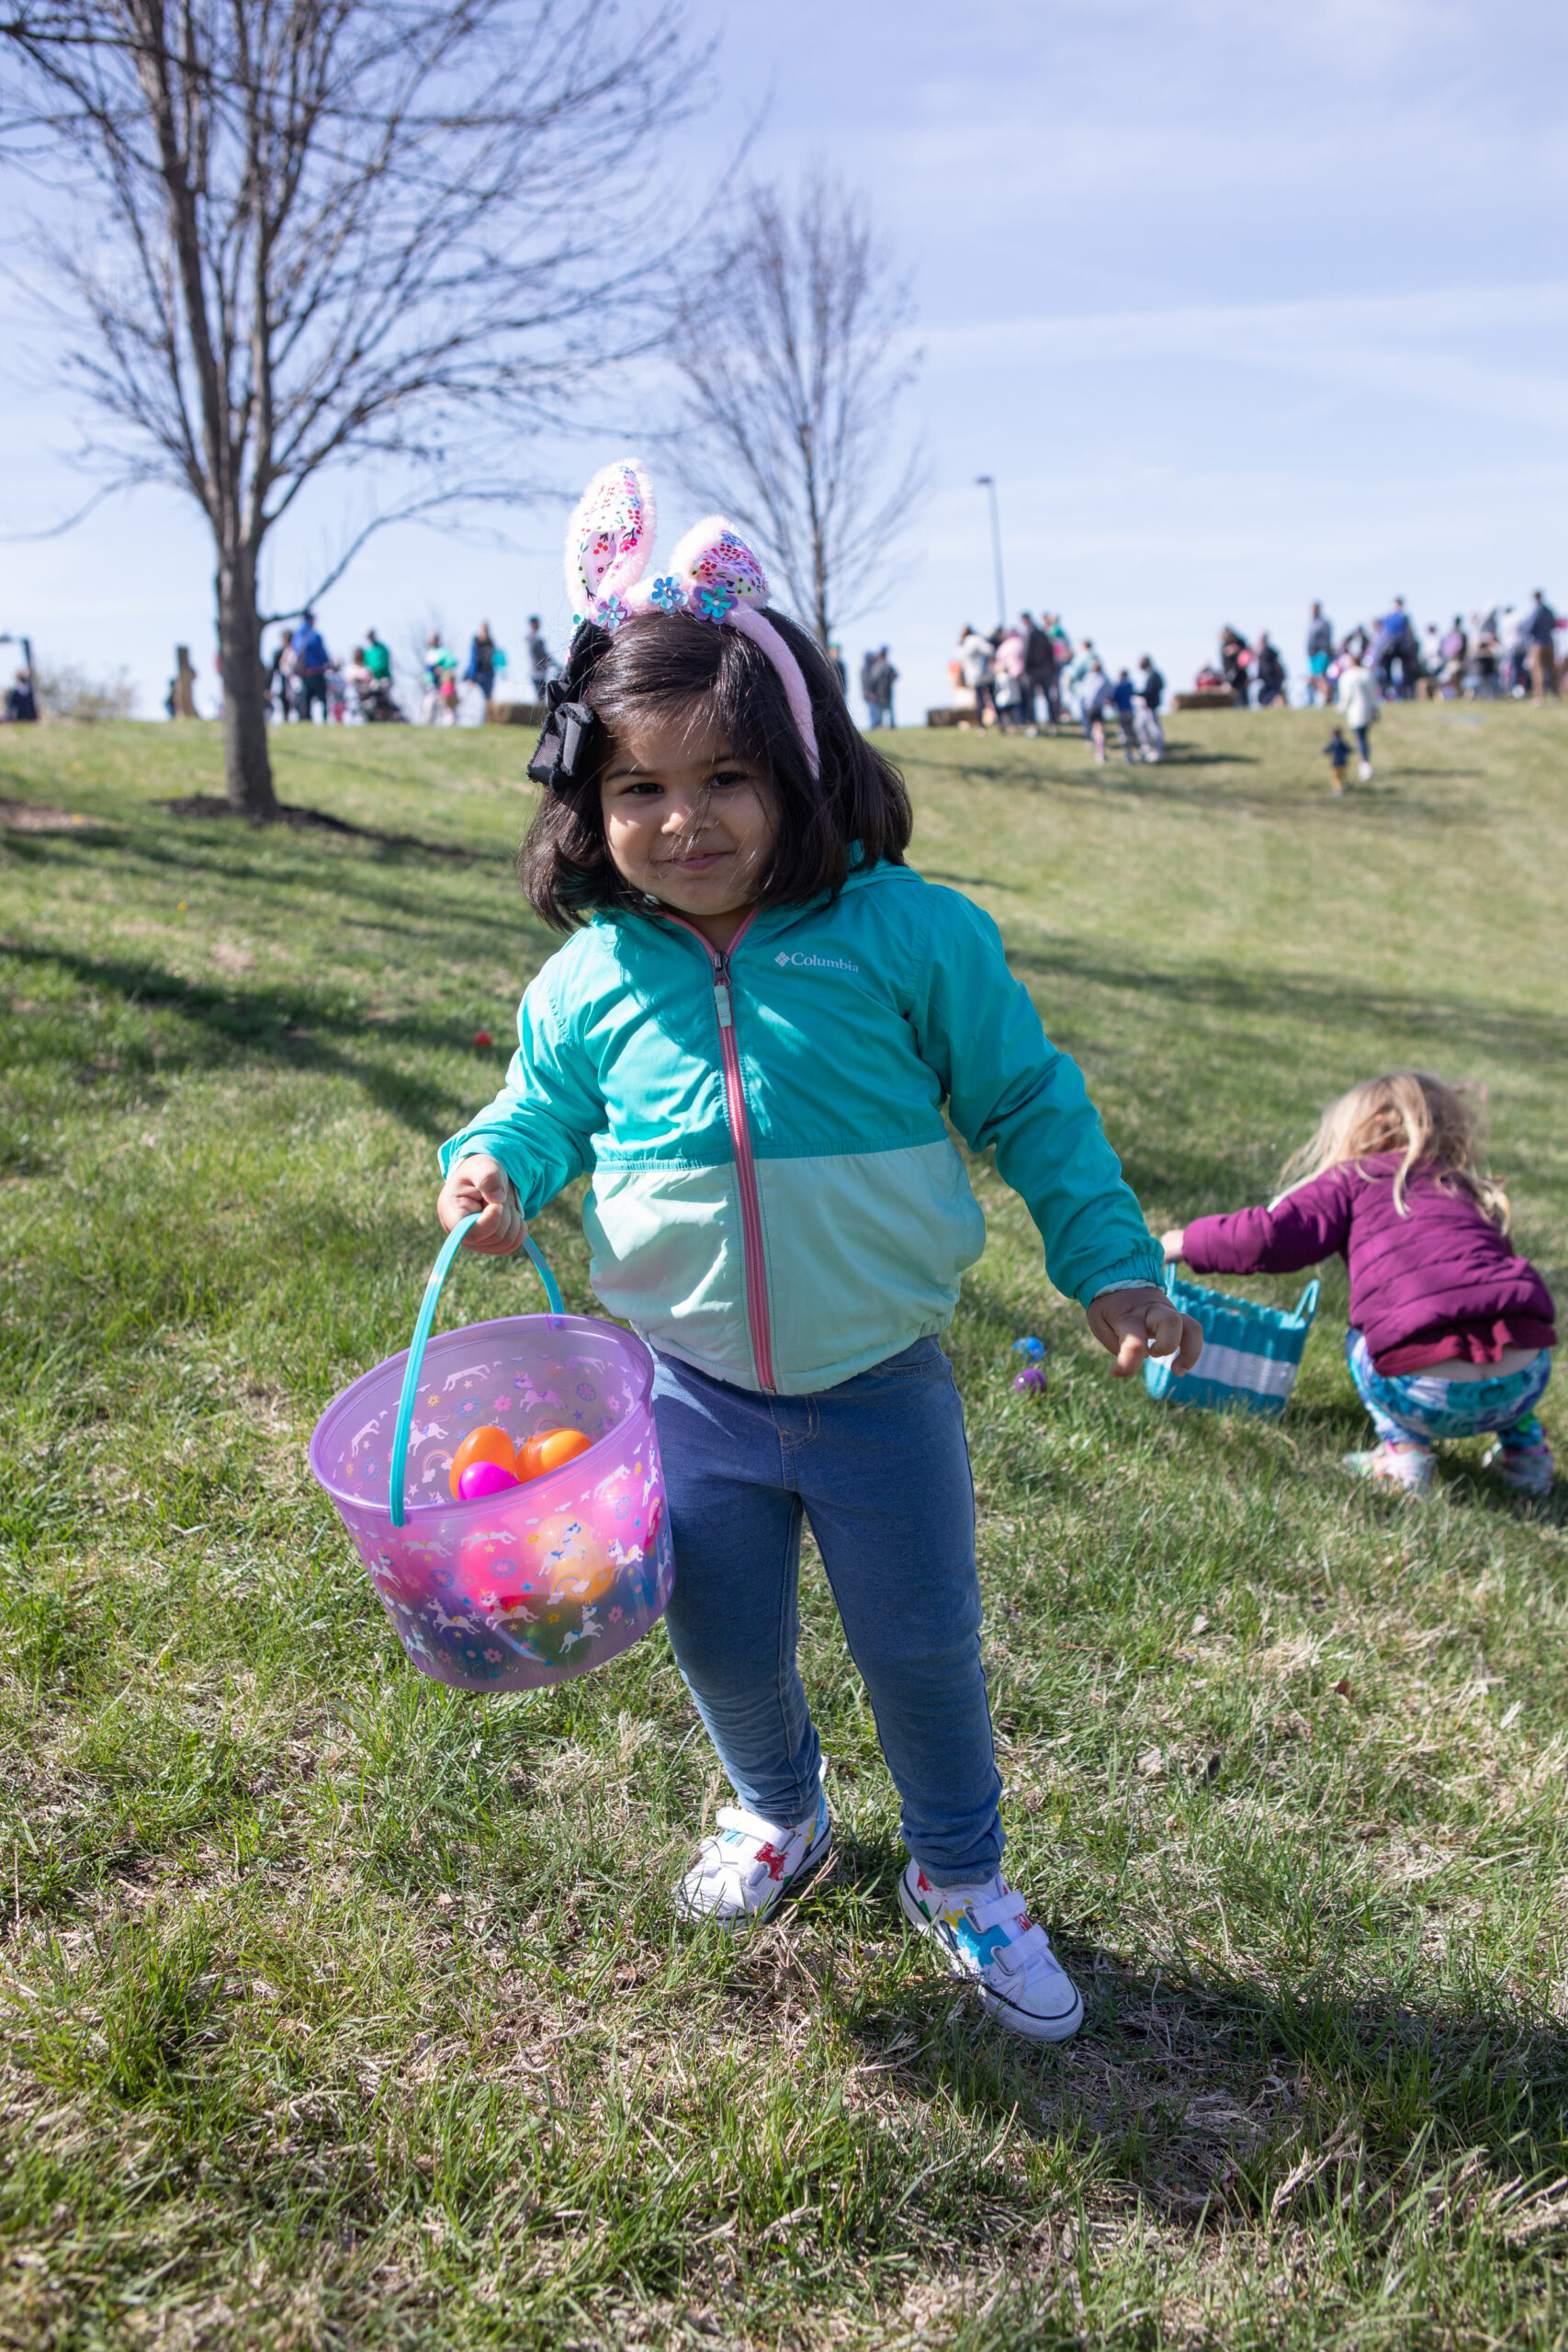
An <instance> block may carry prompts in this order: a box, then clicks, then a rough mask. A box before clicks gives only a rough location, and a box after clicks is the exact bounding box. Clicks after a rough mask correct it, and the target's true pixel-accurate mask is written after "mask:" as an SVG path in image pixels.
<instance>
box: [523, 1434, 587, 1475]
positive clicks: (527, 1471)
mask: <svg viewBox="0 0 1568 2352" xmlns="http://www.w3.org/2000/svg"><path fill="white" fill-rule="evenodd" d="M592 1442H593V1441H592V1438H591V1437H590V1436H589V1435H588V1433H587V1431H586V1430H541V1432H540V1433H539V1435H538V1436H537V1437H531V1438H530V1439H529V1440H528V1442H527V1443H526V1444H525V1445H520V1446H519V1447H518V1449H517V1475H518V1476H519V1477H520V1478H543V1477H544V1476H546V1475H547V1472H549V1471H551V1470H558V1469H560V1468H561V1466H562V1465H563V1464H565V1463H568V1462H575V1461H576V1459H577V1457H578V1455H579V1454H580V1453H587V1451H588V1449H589V1447H590V1446H591V1445H592Z"/></svg>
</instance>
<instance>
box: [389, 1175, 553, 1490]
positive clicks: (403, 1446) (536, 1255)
mask: <svg viewBox="0 0 1568 2352" xmlns="http://www.w3.org/2000/svg"><path fill="white" fill-rule="evenodd" d="M483 1214H484V1212H483V1211H482V1210H481V1209H476V1210H475V1211H474V1213H473V1215H472V1216H466V1217H463V1218H462V1219H461V1220H460V1221H459V1222H458V1223H457V1225H455V1226H454V1227H452V1230H451V1232H450V1233H449V1234H448V1235H447V1236H446V1240H445V1241H444V1242H443V1243H442V1245H441V1255H440V1256H439V1257H438V1258H437V1259H436V1261H435V1263H434V1266H432V1268H431V1270H430V1280H429V1281H428V1282H427V1283H425V1285H424V1296H423V1299H422V1300H421V1301H420V1308H419V1320H418V1321H417V1322H416V1323H415V1325H414V1327H413V1338H412V1340H410V1341H409V1360H408V1363H407V1364H406V1365H405V1366H404V1368H403V1393H402V1395H401V1396H400V1397H399V1399H398V1426H397V1430H396V1431H395V1433H394V1435H393V1438H392V1467H391V1473H390V1476H389V1482H388V1483H389V1487H390V1495H389V1500H390V1502H391V1506H392V1525H393V1526H394V1527H406V1526H407V1524H408V1515H407V1513H406V1511H405V1510H404V1509H403V1479H404V1476H405V1475H406V1473H407V1470H408V1459H409V1430H410V1429H411V1427H412V1423H413V1406H414V1398H415V1397H417V1396H418V1395H419V1375H420V1374H421V1373H422V1372H423V1369H424V1351H425V1348H426V1346H427V1344H428V1342H429V1340H430V1334H431V1331H432V1329H433V1328H434V1322H435V1310H436V1308H437V1306H439V1305H440V1304H441V1288H442V1284H443V1283H445V1282H446V1277H447V1275H448V1273H449V1272H451V1269H452V1261H453V1259H454V1258H455V1257H456V1256H457V1252H458V1250H460V1249H461V1248H462V1246H463V1243H464V1240H465V1239H466V1238H467V1236H468V1231H469V1228H470V1227H473V1226H476V1225H478V1223H479V1218H480V1216H482V1215H483ZM523 1247H524V1249H525V1250H526V1251H527V1252H528V1255H529V1257H530V1258H532V1260H533V1261H534V1263H535V1265H536V1267H537V1268H538V1270H539V1280H540V1281H541V1282H542V1283H544V1285H545V1297H546V1299H547V1302H548V1304H549V1309H550V1313H551V1314H552V1315H564V1314H565V1313H566V1309H565V1307H564V1306H562V1305H561V1295H560V1292H559V1291H558V1289H557V1287H556V1278H555V1276H554V1274H552V1273H551V1272H550V1270H549V1268H548V1266H547V1265H546V1263H545V1261H544V1256H543V1254H542V1252H541V1251H540V1250H538V1249H537V1248H536V1244H535V1241H534V1237H533V1235H532V1234H525V1236H524V1240H523Z"/></svg>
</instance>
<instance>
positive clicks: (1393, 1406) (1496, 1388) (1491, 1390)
mask: <svg viewBox="0 0 1568 2352" xmlns="http://www.w3.org/2000/svg"><path fill="white" fill-rule="evenodd" d="M1345 1356H1346V1361H1347V1362H1348V1364H1349V1366H1350V1377H1351V1379H1352V1380H1353V1381H1354V1382H1355V1384H1356V1385H1357V1387H1358V1388H1359V1390H1360V1393H1361V1402H1362V1404H1363V1405H1365V1407H1366V1408H1367V1410H1368V1412H1369V1413H1370V1414H1371V1417H1372V1427H1373V1428H1374V1429H1375V1430H1376V1431H1377V1433H1378V1436H1379V1438H1380V1439H1381V1440H1382V1442H1383V1444H1384V1445H1426V1446H1429V1445H1430V1444H1431V1443H1432V1442H1433V1440H1434V1439H1435V1438H1439V1437H1482V1436H1484V1435H1486V1434H1487V1433H1488V1432H1495V1433H1496V1436H1497V1439H1498V1442H1499V1443H1500V1444H1501V1446H1502V1448H1503V1451H1504V1453H1529V1451H1530V1449H1531V1448H1532V1447H1534V1446H1538V1445H1542V1444H1544V1443H1545V1439H1544V1437H1543V1436H1542V1433H1541V1427H1540V1422H1539V1421H1538V1420H1537V1419H1536V1417H1535V1408H1536V1407H1537V1406H1538V1405H1539V1404H1540V1400H1541V1397H1543V1396H1544V1395H1545V1393H1546V1384H1547V1382H1548V1381H1549V1380H1550V1379H1551V1349H1550V1348H1542V1350H1541V1351H1540V1355H1538V1356H1537V1357H1536V1359H1535V1362H1534V1363H1527V1364H1526V1365H1525V1367H1524V1369H1523V1371H1522V1372H1511V1373H1508V1374H1506V1376H1505V1377H1504V1378H1503V1379H1501V1380H1444V1379H1442V1378H1440V1377H1439V1375H1438V1374H1436V1373H1431V1372H1401V1373H1381V1372H1378V1371H1376V1370H1375V1369H1374V1367H1373V1364H1372V1359H1371V1350H1370V1349H1369V1348H1368V1346H1367V1342H1366V1340H1365V1339H1364V1338H1363V1336H1362V1334H1361V1333H1360V1332H1359V1331H1358V1330H1357V1329H1356V1327H1355V1325H1354V1324H1352V1325H1351V1327H1350V1329H1349V1330H1348V1331H1347V1332H1346V1334H1345Z"/></svg>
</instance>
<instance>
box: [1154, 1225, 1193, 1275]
mask: <svg viewBox="0 0 1568 2352" xmlns="http://www.w3.org/2000/svg"><path fill="white" fill-rule="evenodd" d="M1186 1238H1187V1227H1185V1226H1184V1225H1173V1226H1172V1227H1171V1228H1170V1231H1169V1232H1168V1233H1162V1234H1161V1235H1160V1238H1159V1246H1160V1248H1161V1249H1162V1250H1164V1251H1165V1262H1166V1264H1167V1265H1168V1266H1179V1265H1180V1263H1181V1255H1182V1244H1183V1242H1184V1241H1185V1240H1186Z"/></svg>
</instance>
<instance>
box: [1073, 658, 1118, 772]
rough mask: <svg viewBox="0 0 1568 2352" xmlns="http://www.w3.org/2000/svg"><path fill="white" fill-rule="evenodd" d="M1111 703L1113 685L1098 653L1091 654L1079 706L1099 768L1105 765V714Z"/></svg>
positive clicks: (1086, 733)
mask: <svg viewBox="0 0 1568 2352" xmlns="http://www.w3.org/2000/svg"><path fill="white" fill-rule="evenodd" d="M1110 707H1111V681H1110V679H1109V678H1108V677H1107V676H1106V674H1105V671H1104V669H1103V667H1102V666H1101V663H1100V656H1099V654H1098V653H1092V654H1090V656H1089V668H1088V670H1087V671H1086V672H1085V673H1084V680H1083V684H1082V687H1081V689H1080V701H1079V708H1080V709H1081V710H1082V712H1083V731H1084V734H1085V735H1086V737H1087V738H1088V740H1089V745H1090V747H1091V749H1092V750H1093V752H1094V763H1095V766H1096V767H1098V768H1102V767H1103V766H1104V765H1105V714H1106V711H1107V710H1108V709H1109V708H1110Z"/></svg>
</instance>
